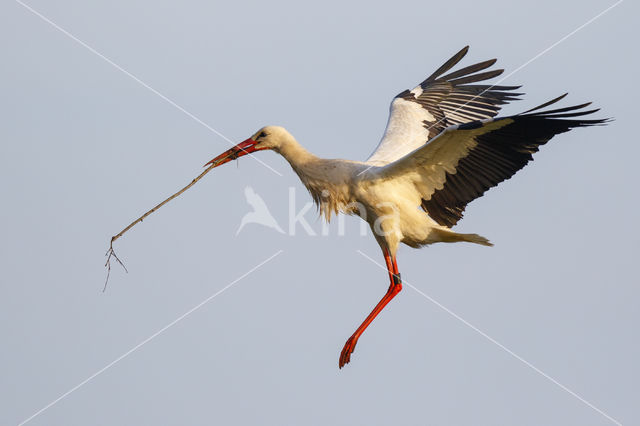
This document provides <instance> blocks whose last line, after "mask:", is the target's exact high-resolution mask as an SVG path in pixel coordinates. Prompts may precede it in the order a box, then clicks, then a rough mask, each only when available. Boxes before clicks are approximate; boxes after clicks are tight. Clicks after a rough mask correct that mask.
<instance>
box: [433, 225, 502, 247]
mask: <svg viewBox="0 0 640 426" xmlns="http://www.w3.org/2000/svg"><path fill="white" fill-rule="evenodd" d="M433 232H434V233H435V234H436V235H437V240H436V241H439V242H443V243H457V242H460V241H466V242H468V243H474V244H480V245H483V246H489V247H491V246H493V244H491V242H490V241H489V240H487V239H486V238H485V237H483V236H482V235H478V234H459V233H457V232H454V231H452V230H450V229H444V228H434V229H433Z"/></svg>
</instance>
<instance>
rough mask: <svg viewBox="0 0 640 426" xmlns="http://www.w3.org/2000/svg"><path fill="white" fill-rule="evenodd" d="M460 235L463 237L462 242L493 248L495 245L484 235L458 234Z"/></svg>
mask: <svg viewBox="0 0 640 426" xmlns="http://www.w3.org/2000/svg"><path fill="white" fill-rule="evenodd" d="M458 235H460V236H461V237H462V241H467V242H469V243H474V244H480V245H483V246H489V247H493V244H492V243H491V241H489V240H487V239H486V238H485V237H483V236H482V235H478V234H458Z"/></svg>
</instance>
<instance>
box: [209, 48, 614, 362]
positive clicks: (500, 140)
mask: <svg viewBox="0 0 640 426" xmlns="http://www.w3.org/2000/svg"><path fill="white" fill-rule="evenodd" d="M468 49H469V47H468V46H467V47H465V48H464V49H462V50H461V51H459V52H458V53H456V54H455V55H454V56H453V57H452V58H451V59H449V60H448V61H447V62H446V63H445V64H444V65H442V66H441V67H440V68H438V70H437V71H436V72H434V73H433V74H432V75H431V76H429V77H428V78H427V79H426V80H424V81H423V82H422V83H421V84H420V85H419V86H417V87H415V88H413V89H412V90H405V91H404V92H402V93H400V94H399V95H398V96H396V97H395V98H394V99H393V101H392V102H391V108H390V115H389V121H388V123H387V128H386V130H385V133H384V136H383V137H382V140H381V141H380V143H379V144H378V147H377V148H376V149H375V151H374V152H373V154H371V156H370V157H369V158H368V159H367V160H366V161H364V162H362V161H350V160H340V159H324V158H319V157H317V156H315V155H313V154H312V153H310V152H309V151H307V150H306V149H305V148H303V147H302V146H301V145H300V144H299V143H298V142H297V141H296V140H295V139H294V137H293V136H292V135H291V134H290V133H289V132H287V131H286V130H285V129H284V128H282V127H278V126H267V127H263V128H262V129H260V130H258V131H257V132H256V133H255V134H254V135H253V136H251V137H250V138H249V139H247V140H245V141H244V142H241V143H239V144H238V145H236V146H234V147H233V148H231V149H229V150H228V151H226V152H224V153H223V154H221V155H219V156H217V157H216V158H214V159H213V160H211V161H210V162H209V163H207V165H212V166H213V167H216V166H218V165H221V164H224V163H226V162H229V161H231V160H234V159H236V158H238V157H241V156H243V155H246V154H249V153H252V152H255V151H261V150H267V149H270V150H273V151H275V152H277V153H279V154H280V155H282V156H283V157H284V158H285V159H286V160H287V161H288V162H289V164H291V167H292V168H293V170H294V171H295V172H296V173H297V174H298V176H299V177H300V180H301V181H302V183H303V184H304V185H305V186H306V187H307V189H308V190H309V192H310V194H311V197H312V198H313V200H314V202H315V203H316V204H317V206H318V208H319V211H320V214H321V215H323V216H324V217H325V218H326V220H330V219H331V215H332V214H337V213H339V212H341V213H345V214H352V215H358V216H360V217H361V218H362V219H363V220H365V221H367V222H368V223H369V225H370V226H371V229H372V230H373V233H374V235H375V238H376V240H377V242H378V244H379V245H380V248H381V249H382V253H383V255H384V259H385V262H386V265H387V269H388V271H389V280H390V285H389V289H388V290H387V293H386V294H385V295H384V297H382V299H381V300H380V302H379V303H378V304H377V305H376V307H375V308H374V309H373V311H372V312H371V313H370V314H369V316H367V318H366V319H365V320H364V322H363V323H362V324H361V325H360V327H358V329H357V330H356V331H355V332H354V333H353V335H352V336H351V337H350V338H349V339H348V340H347V342H346V343H345V345H344V348H343V349H342V352H341V354H340V358H339V363H338V365H339V367H340V368H342V367H343V366H344V365H345V364H347V363H348V362H349V360H350V358H351V353H353V350H354V349H355V346H356V343H357V342H358V338H359V337H360V336H361V335H362V333H363V332H364V330H365V329H366V328H367V326H369V324H370V323H371V322H372V321H373V319H374V318H375V317H376V316H377V315H378V314H379V313H380V311H382V309H383V308H384V307H385V306H386V305H387V303H389V301H391V299H393V298H394V296H395V295H396V294H398V293H399V292H400V290H402V281H401V279H400V272H399V270H398V265H397V263H396V251H397V250H398V245H399V244H400V243H404V244H406V245H408V246H410V247H414V248H418V247H421V246H424V245H427V244H433V243H438V242H446V243H451V242H458V241H466V242H471V243H475V244H481V245H485V246H491V245H492V244H491V243H490V242H489V240H487V239H486V238H484V237H482V236H480V235H477V234H461V233H458V232H455V231H453V230H451V227H453V226H454V225H455V224H456V223H457V222H458V221H459V220H460V219H461V218H462V214H463V212H464V209H465V207H466V205H467V204H468V203H469V202H471V201H473V200H474V199H476V198H478V197H480V196H481V195H482V194H483V193H484V192H485V191H487V190H488V189H489V188H492V187H494V186H496V185H497V184H499V183H500V182H502V181H504V180H506V179H509V178H510V177H511V176H513V174H515V173H516V172H517V171H518V170H520V169H522V168H523V167H524V166H525V165H526V164H527V163H528V162H529V161H531V160H532V154H533V153H535V152H537V151H538V147H539V146H540V145H544V144H545V143H547V141H549V140H550V139H551V138H552V137H554V136H555V135H557V134H559V133H564V132H567V131H569V130H571V129H573V128H575V127H587V126H593V125H601V124H605V123H606V122H607V121H608V119H590V120H586V119H583V118H582V116H585V115H588V114H591V113H593V112H595V111H598V110H597V109H592V110H585V109H584V108H585V107H586V106H587V105H589V104H590V103H585V104H582V105H575V106H569V107H564V108H558V109H551V110H549V109H547V110H543V109H544V108H545V107H547V106H549V105H552V104H555V103H556V102H558V101H559V100H560V99H562V98H564V97H565V96H566V94H564V95H562V96H560V97H558V98H556V99H553V100H551V101H549V102H546V103H544V104H542V105H540V106H538V107H536V108H533V109H530V110H528V111H525V112H523V113H520V114H517V115H512V116H508V117H498V118H494V117H495V116H496V114H497V113H498V111H499V110H500V107H501V105H503V104H506V103H507V102H509V101H513V100H518V99H519V98H518V96H520V95H522V94H521V93H515V92H513V90H515V89H518V88H519V87H520V86H492V85H486V84H470V83H476V82H480V81H484V80H488V79H490V78H493V77H496V76H498V75H500V74H501V73H502V72H503V70H501V69H498V70H492V71H484V72H479V71H483V70H485V69H487V68H489V67H491V66H492V65H493V64H494V63H495V62H496V60H495V59H491V60H488V61H484V62H480V63H478V64H475V65H471V66H468V67H465V68H462V69H459V70H457V71H454V72H451V73H449V74H446V75H443V74H444V73H446V72H447V71H449V70H450V69H451V68H453V67H454V66H455V65H456V64H457V63H458V62H459V61H460V60H461V59H462V58H463V57H464V56H465V55H466V53H467V51H468Z"/></svg>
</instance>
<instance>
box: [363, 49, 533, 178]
mask: <svg viewBox="0 0 640 426" xmlns="http://www.w3.org/2000/svg"><path fill="white" fill-rule="evenodd" d="M468 50H469V46H466V47H465V48H463V49H462V50H460V51H459V52H458V53H456V54H455V55H454V56H453V57H452V58H451V59H449V60H448V61H447V62H445V63H444V64H443V65H442V66H441V67H440V68H438V70H436V71H435V72H434V73H433V74H432V75H431V76H429V77H428V78H427V79H426V80H424V81H423V82H422V83H421V84H420V85H419V86H417V87H415V88H413V89H412V90H405V91H404V92H402V93H400V94H399V95H397V96H396V97H395V98H394V99H393V101H392V102H391V107H390V110H389V121H388V122H387V128H386V130H385V133H384V136H383V137H382V140H381V141H380V143H379V144H378V146H377V148H376V150H375V151H374V152H373V154H371V156H370V157H369V158H368V159H367V163H369V164H373V165H378V166H380V165H384V164H388V163H390V162H392V161H395V160H397V159H398V158H401V157H403V156H404V155H406V154H408V153H410V152H411V151H413V150H415V149H417V148H419V147H420V146H422V145H424V144H425V143H427V142H428V141H429V140H431V139H433V138H434V137H436V136H437V135H438V134H440V133H441V132H442V131H443V130H444V129H446V128H447V127H449V126H452V125H456V124H463V123H467V122H470V121H474V120H483V119H487V118H492V117H494V116H495V115H496V114H497V113H498V111H499V110H500V107H501V105H503V104H506V103H508V102H509V101H513V100H518V99H519V98H518V96H519V95H522V93H515V92H511V90H515V89H518V88H519V87H520V86H491V85H483V84H468V83H474V82H478V81H483V80H488V79H490V78H493V77H496V76H498V75H500V74H502V72H503V71H504V70H501V69H498V70H492V71H485V72H479V71H482V70H485V69H487V68H489V67H490V66H492V65H493V64H494V63H495V62H496V60H495V59H490V60H488V61H484V62H480V63H477V64H475V65H471V66H468V67H465V68H462V69H460V70H458V71H454V72H452V73H449V74H447V75H445V76H442V77H441V75H442V74H444V73H445V72H447V71H449V70H450V69H451V68H453V67H454V66H455V65H456V64H457V63H458V62H460V60H461V59H462V58H463V57H464V56H465V55H466V54H467V52H468Z"/></svg>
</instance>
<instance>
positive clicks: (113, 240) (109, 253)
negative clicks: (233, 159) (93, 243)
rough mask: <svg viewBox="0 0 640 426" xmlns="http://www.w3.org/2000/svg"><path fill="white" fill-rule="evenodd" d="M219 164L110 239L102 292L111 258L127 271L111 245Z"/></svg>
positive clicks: (106, 281)
mask: <svg viewBox="0 0 640 426" xmlns="http://www.w3.org/2000/svg"><path fill="white" fill-rule="evenodd" d="M219 164H220V162H214V163H212V164H211V165H210V166H209V167H207V168H206V169H205V170H204V171H203V172H202V173H200V174H199V175H198V177H196V178H195V179H193V180H192V181H191V182H190V183H189V184H188V185H187V186H185V187H184V188H182V189H181V190H180V191H178V192H176V193H175V194H173V195H172V196H170V197H169V198H167V199H166V200H164V201H163V202H161V203H160V204H158V205H157V206H155V207H154V208H152V209H151V210H149V211H148V212H146V213H145V214H143V215H142V216H140V217H139V218H137V219H136V220H134V221H133V222H131V223H130V224H129V226H127V227H126V228H124V229H123V230H122V231H120V232H118V234H116V235H114V236H113V237H111V242H110V244H109V250H107V253H106V254H105V256H107V262H106V263H105V264H104V266H106V268H107V278H106V280H105V282H104V288H103V290H102V291H103V292H104V291H105V290H106V289H107V283H108V282H109V274H110V273H111V258H114V259H115V260H116V261H117V262H118V263H119V264H120V266H122V267H123V268H124V270H125V272H128V271H127V268H126V266H124V263H122V261H121V260H120V259H119V258H118V256H117V255H116V252H115V250H113V243H114V242H116V240H117V239H118V238H120V237H122V236H123V235H124V234H125V233H126V232H127V231H128V230H130V229H131V228H133V227H134V226H136V225H137V224H138V223H140V222H142V221H143V220H144V219H146V217H147V216H149V215H150V214H151V213H153V212H155V211H156V210H158V209H159V208H160V207H162V206H164V205H165V204H167V203H168V202H169V201H171V200H173V199H174V198H176V197H177V196H179V195H180V194H182V193H183V192H185V191H186V190H187V189H189V188H191V187H192V186H193V185H195V184H196V183H197V182H198V181H199V180H200V179H202V178H203V177H204V175H206V174H207V173H209V172H210V171H211V169H213V168H214V167H216V166H217V165H219Z"/></svg>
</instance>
